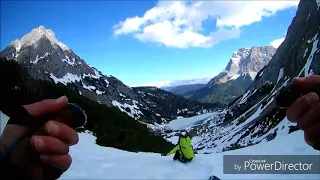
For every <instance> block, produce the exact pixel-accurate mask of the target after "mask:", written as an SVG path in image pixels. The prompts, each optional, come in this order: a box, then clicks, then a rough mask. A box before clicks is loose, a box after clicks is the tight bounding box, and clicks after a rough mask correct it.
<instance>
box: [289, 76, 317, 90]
mask: <svg viewBox="0 0 320 180" xmlns="http://www.w3.org/2000/svg"><path fill="white" fill-rule="evenodd" d="M319 83H320V75H312V76H308V77H303V78H300V77H295V78H293V84H295V85H296V86H297V87H302V88H314V87H317V85H318V84H319Z"/></svg>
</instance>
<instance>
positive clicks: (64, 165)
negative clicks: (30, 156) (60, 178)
mask: <svg viewBox="0 0 320 180" xmlns="http://www.w3.org/2000/svg"><path fill="white" fill-rule="evenodd" d="M40 159H41V161H42V162H43V163H45V164H48V165H51V166H53V167H56V168H58V169H60V170H61V171H63V172H64V171H66V170H67V169H69V167H70V165H71V163H72V159H71V156H70V155H69V154H65V155H49V154H41V155H40Z"/></svg>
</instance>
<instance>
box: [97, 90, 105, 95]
mask: <svg viewBox="0 0 320 180" xmlns="http://www.w3.org/2000/svg"><path fill="white" fill-rule="evenodd" d="M96 93H97V94H98V95H101V94H103V93H105V91H99V90H98V89H97V90H96Z"/></svg>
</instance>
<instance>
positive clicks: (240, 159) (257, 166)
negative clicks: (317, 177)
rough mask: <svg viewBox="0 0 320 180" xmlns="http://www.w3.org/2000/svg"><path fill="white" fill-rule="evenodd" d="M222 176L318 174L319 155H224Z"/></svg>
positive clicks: (319, 168) (319, 172)
mask: <svg viewBox="0 0 320 180" xmlns="http://www.w3.org/2000/svg"><path fill="white" fill-rule="evenodd" d="M223 173H224V174H320V155H224V156H223Z"/></svg>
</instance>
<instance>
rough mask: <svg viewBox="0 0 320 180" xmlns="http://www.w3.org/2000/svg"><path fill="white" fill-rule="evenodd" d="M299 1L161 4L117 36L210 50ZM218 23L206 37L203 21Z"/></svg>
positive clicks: (125, 25)
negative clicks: (243, 29)
mask: <svg viewBox="0 0 320 180" xmlns="http://www.w3.org/2000/svg"><path fill="white" fill-rule="evenodd" d="M298 3H299V1H277V2H276V3H275V1H204V2H195V1H191V2H190V1H158V3H157V5H156V7H153V8H152V9H150V10H148V11H146V12H145V14H144V15H143V16H141V17H139V16H135V17H128V18H127V19H125V20H124V21H121V22H119V23H117V24H116V25H115V26H114V35H115V36H119V35H124V34H130V35H132V36H133V37H134V38H136V39H138V40H140V41H143V42H153V43H160V44H163V45H165V46H167V47H178V48H188V47H211V46H212V45H214V44H216V43H219V42H221V41H224V40H228V39H232V38H237V37H239V35H240V32H241V29H240V28H241V27H243V26H246V25H250V24H252V23H254V22H259V21H261V19H262V18H263V17H269V16H272V15H274V14H276V13H277V12H278V11H280V10H283V9H286V8H289V7H295V6H297V5H298ZM206 20H208V21H216V30H215V31H213V32H211V33H205V32H204V29H203V27H202V23H203V22H204V21H206Z"/></svg>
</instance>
